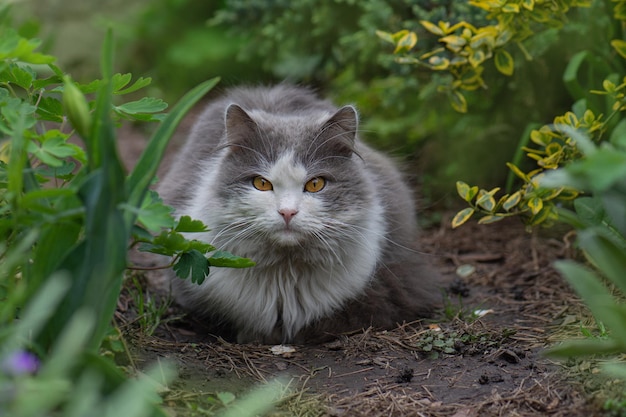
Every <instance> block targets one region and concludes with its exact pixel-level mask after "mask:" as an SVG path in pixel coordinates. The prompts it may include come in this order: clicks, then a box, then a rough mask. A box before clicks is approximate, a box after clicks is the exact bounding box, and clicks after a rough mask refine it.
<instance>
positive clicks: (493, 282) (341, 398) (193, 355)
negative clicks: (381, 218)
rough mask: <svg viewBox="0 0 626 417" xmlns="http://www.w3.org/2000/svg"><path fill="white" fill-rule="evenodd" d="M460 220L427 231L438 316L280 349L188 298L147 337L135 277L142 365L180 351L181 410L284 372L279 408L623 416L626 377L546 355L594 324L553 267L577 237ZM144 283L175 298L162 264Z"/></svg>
mask: <svg viewBox="0 0 626 417" xmlns="http://www.w3.org/2000/svg"><path fill="white" fill-rule="evenodd" d="M131 133H132V132H131ZM182 134H183V135H184V130H183V133H182ZM140 136H141V135H140V134H139V135H138V136H133V135H132V134H130V133H129V135H127V138H126V140H125V142H124V143H125V145H123V146H124V147H125V148H124V149H125V151H124V152H122V153H123V156H124V158H125V159H126V162H127V163H128V164H129V165H131V164H132V161H133V160H134V158H136V155H138V153H139V152H140V150H141V149H142V146H143V143H144V142H145V141H144V140H143V139H141V137H140ZM133 137H134V138H135V139H133ZM449 220H450V215H448V216H444V220H443V221H442V222H441V225H440V226H437V227H431V228H429V229H427V230H424V231H423V233H422V244H423V248H422V249H423V250H424V251H425V252H426V253H428V254H429V257H430V258H431V259H432V262H433V264H434V265H435V266H436V267H437V269H438V270H439V271H440V272H441V274H442V276H443V281H442V288H443V291H442V300H443V301H444V304H445V305H446V307H445V308H444V309H443V310H442V311H441V312H439V313H438V314H437V315H436V316H435V318H434V319H431V320H427V321H421V322H415V323H401V324H399V325H398V327H397V328H396V329H392V330H387V331H378V330H375V329H364V330H363V331H359V332H356V333H354V334H350V335H345V336H343V337H341V338H340V339H338V340H337V341H335V342H332V343H328V344H325V345H319V346H289V348H291V349H289V350H288V351H285V349H284V347H280V349H283V350H282V351H279V347H272V346H264V345H237V344H232V343H228V342H226V341H224V340H222V339H219V338H215V337H213V336H211V335H207V334H206V333H205V332H203V328H202V326H201V324H200V323H195V322H194V320H193V319H192V318H191V317H188V316H185V315H184V313H183V312H182V311H181V310H180V309H179V308H178V307H177V306H176V305H171V306H170V307H169V308H168V309H167V311H166V312H165V314H164V315H163V317H161V322H162V324H161V325H160V326H159V327H158V328H157V329H156V331H155V332H154V334H152V335H150V336H149V335H147V334H146V332H145V331H142V329H141V328H140V324H139V323H140V320H139V319H138V317H137V311H138V309H137V305H136V297H135V296H133V289H132V288H130V289H128V288H127V289H126V290H125V291H124V293H123V294H122V297H121V300H120V304H119V309H118V312H117V314H116V321H117V323H118V325H119V327H120V329H121V330H122V331H123V333H124V335H125V338H126V340H127V341H129V342H130V345H131V346H132V350H133V351H134V352H135V353H136V358H135V363H136V365H137V366H139V367H140V368H141V367H143V366H144V365H145V364H148V363H149V362H153V361H154V360H155V359H156V358H168V359H170V360H172V361H174V363H176V365H177V367H178V375H179V377H178V379H177V380H176V381H175V382H174V383H172V384H170V385H169V386H168V387H167V389H166V390H165V391H164V393H163V397H164V404H165V406H166V408H167V410H168V412H170V413H171V415H173V416H196V415H198V416H202V415H212V413H213V412H214V410H216V409H219V408H220V407H221V406H222V405H221V404H222V403H226V402H229V401H230V399H232V396H231V394H234V395H235V397H239V396H242V395H244V394H245V393H246V392H248V391H249V390H250V389H251V388H252V387H253V386H255V385H256V384H258V383H260V382H265V381H271V380H274V379H276V378H279V379H280V381H282V384H283V386H284V387H285V389H284V390H283V392H282V400H281V401H280V402H279V404H278V405H277V406H276V407H275V409H274V411H273V412H272V413H273V414H272V415H276V416H283V415H285V416H287V415H295V416H328V417H338V416H368V417H369V416H372V417H373V416H452V417H478V416H600V415H619V414H608V412H605V411H602V409H601V407H602V405H603V403H604V401H605V400H606V398H607V396H610V395H611V393H615V392H620V390H621V391H622V392H623V389H624V387H623V385H621V384H620V383H619V382H618V381H613V380H610V379H608V378H604V377H603V376H601V374H599V371H598V368H597V363H596V362H594V361H588V360H580V359H578V360H572V359H570V360H568V361H556V360H554V359H550V358H548V357H546V356H545V355H544V350H545V348H546V347H548V346H550V345H551V344H554V343H557V342H558V341H560V340H562V339H563V338H568V337H576V336H578V337H580V328H581V326H585V327H588V328H589V329H592V330H593V329H595V325H594V323H593V321H592V320H591V319H590V317H589V314H588V312H587V311H586V310H585V308H584V306H583V305H581V303H580V302H579V301H578V299H577V298H576V297H575V296H574V295H573V294H572V292H571V290H570V289H569V287H568V286H567V284H566V283H565V282H564V281H563V280H562V278H561V277H560V276H559V275H558V274H557V273H556V271H555V270H553V269H552V267H551V263H552V262H553V261H554V260H556V259H559V258H564V257H572V256H575V251H574V249H573V248H572V246H571V245H572V242H573V236H571V234H567V233H565V231H563V232H562V233H555V234H554V235H553V236H550V235H546V234H545V233H540V232H534V233H528V232H526V231H525V230H524V227H523V226H522V225H521V223H520V222H519V221H518V220H515V219H512V220H507V221H503V222H499V223H495V224H492V225H485V226H480V225H476V224H468V225H464V226H462V227H460V228H459V229H456V230H452V229H451V228H450V227H449ZM133 260H134V261H135V262H136V263H137V264H141V263H142V262H147V261H145V260H144V259H143V258H142V257H141V256H134V257H133ZM145 266H147V265H145ZM140 278H141V280H143V278H144V275H142V274H140ZM142 282H146V283H147V284H148V285H147V286H146V288H147V291H148V292H149V293H150V294H151V296H152V297H157V299H158V298H159V297H161V299H162V297H164V292H163V291H162V288H163V286H162V285H159V282H160V278H159V274H158V273H152V274H147V277H146V279H145V280H144V281H142ZM144 290H145V288H144ZM224 393H227V395H226V396H225V394H224Z"/></svg>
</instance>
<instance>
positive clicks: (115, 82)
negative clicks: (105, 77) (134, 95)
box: [111, 74, 132, 94]
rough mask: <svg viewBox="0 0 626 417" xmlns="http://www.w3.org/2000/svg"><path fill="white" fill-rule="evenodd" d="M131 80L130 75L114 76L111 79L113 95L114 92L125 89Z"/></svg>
mask: <svg viewBox="0 0 626 417" xmlns="http://www.w3.org/2000/svg"><path fill="white" fill-rule="evenodd" d="M131 78H132V74H115V75H113V78H111V90H113V94H115V92H116V91H119V90H120V89H122V88H124V87H126V85H127V84H128V83H129V82H130V80H131Z"/></svg>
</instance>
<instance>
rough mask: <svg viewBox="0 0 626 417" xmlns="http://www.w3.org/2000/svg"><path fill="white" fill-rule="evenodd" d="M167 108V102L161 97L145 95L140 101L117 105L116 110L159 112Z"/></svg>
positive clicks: (139, 112) (127, 112) (142, 112)
mask: <svg viewBox="0 0 626 417" xmlns="http://www.w3.org/2000/svg"><path fill="white" fill-rule="evenodd" d="M165 109H167V103H166V102H164V101H163V100H161V99H160V98H153V97H143V98H142V99H140V100H138V101H131V102H128V103H125V104H122V105H120V106H115V110H116V111H118V112H121V113H126V114H146V113H158V112H161V111H163V110H165Z"/></svg>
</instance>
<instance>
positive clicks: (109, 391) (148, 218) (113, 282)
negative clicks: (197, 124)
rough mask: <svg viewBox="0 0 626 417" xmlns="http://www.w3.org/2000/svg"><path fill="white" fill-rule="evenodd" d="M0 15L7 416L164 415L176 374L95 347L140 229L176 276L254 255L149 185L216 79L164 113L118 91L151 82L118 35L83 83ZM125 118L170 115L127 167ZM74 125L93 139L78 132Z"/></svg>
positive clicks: (1, 395)
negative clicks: (133, 65) (202, 234)
mask: <svg viewBox="0 0 626 417" xmlns="http://www.w3.org/2000/svg"><path fill="white" fill-rule="evenodd" d="M0 18H1V20H0V140H1V141H2V142H1V143H0V144H1V150H2V152H1V154H0V237H1V240H0V329H1V330H0V414H2V415H11V416H15V417H22V416H24V417H26V416H47V415H51V414H52V413H53V412H54V413H55V415H56V414H60V415H67V416H83V415H90V416H111V415H124V416H138V417H139V416H147V415H163V412H162V411H160V410H159V409H158V408H156V407H155V404H157V403H158V401H159V398H158V396H156V395H155V394H154V386H155V380H156V381H161V382H162V383H164V382H167V379H168V378H170V377H171V371H170V370H168V369H159V370H158V375H163V376H164V378H165V379H163V378H156V372H152V371H148V372H147V375H148V377H147V378H140V379H138V380H127V379H126V377H125V375H124V374H122V373H121V372H120V371H119V370H118V369H117V368H116V367H115V366H114V364H113V363H111V362H109V361H108V360H107V359H105V358H103V357H102V356H99V354H98V353H99V349H100V346H101V343H102V341H103V339H104V337H105V335H106V334H107V333H108V332H109V331H110V329H111V319H112V316H113V313H114V310H115V308H116V305H117V299H118V296H119V291H120V287H121V285H122V279H123V276H124V270H125V268H126V266H127V248H128V244H129V242H131V241H132V240H135V241H139V242H143V243H144V244H146V245H149V247H147V248H146V249H148V250H152V251H156V252H158V253H166V254H168V255H173V256H174V261H173V264H175V267H176V269H177V272H178V274H179V275H180V276H182V277H187V276H191V278H192V279H193V280H195V281H201V280H202V279H204V276H205V275H206V274H207V273H208V270H209V266H210V265H214V266H215V265H219V266H246V265H249V264H250V262H249V261H247V260H243V259H240V258H236V257H234V256H232V255H230V254H226V253H217V252H213V253H212V255H213V256H212V257H211V258H207V257H206V256H205V254H206V253H208V252H212V251H214V248H212V247H211V246H210V245H207V244H204V243H200V242H196V241H193V240H187V239H185V238H183V237H182V235H181V234H180V233H182V232H190V231H195V230H203V228H204V226H203V225H202V224H201V223H200V222H196V221H193V220H191V219H189V218H186V217H183V218H181V219H174V218H172V216H171V209H169V208H168V207H166V206H163V204H162V203H161V202H160V200H159V199H158V196H157V195H156V194H155V193H154V192H151V191H150V190H149V186H150V185H151V183H152V181H153V178H154V175H155V173H156V169H157V166H158V164H159V161H160V160H161V157H162V155H163V152H164V150H165V146H166V145H167V141H168V140H169V138H170V136H171V135H172V133H173V132H174V129H175V128H176V125H177V124H178V122H179V121H180V120H181V118H182V117H183V115H184V114H185V112H186V111H187V110H188V109H189V108H190V107H191V106H192V105H193V104H194V103H195V102H196V101H197V100H198V99H200V98H201V97H202V96H203V95H204V94H205V93H206V92H208V91H209V90H210V89H211V88H212V87H213V86H214V85H215V84H216V83H217V81H218V80H217V79H213V80H210V81H207V82H204V83H202V84H200V85H199V86H198V87H196V88H194V89H193V90H192V91H191V92H189V94H188V95H186V96H185V97H184V98H183V99H182V100H181V101H180V102H179V104H178V105H177V106H175V107H174V108H173V109H172V111H171V112H170V113H169V114H167V115H166V114H164V113H161V112H162V111H163V110H164V109H165V108H166V107H167V105H166V104H165V103H164V102H163V101H161V100H160V99H154V98H149V97H144V98H142V99H139V100H136V101H131V102H126V103H121V104H120V103H117V102H114V98H115V99H116V101H117V100H118V99H117V98H118V97H119V96H123V95H125V94H129V93H133V92H135V91H137V90H140V89H141V88H143V87H145V86H147V85H148V84H149V83H150V79H146V78H138V79H136V80H135V81H134V82H131V80H132V75H131V74H113V71H112V67H113V64H112V58H113V39H112V35H111V33H110V32H109V33H108V35H107V37H106V39H105V43H104V46H103V53H102V61H101V67H102V79H100V80H95V81H93V82H91V83H88V84H76V83H74V82H73V81H72V80H71V79H70V77H69V76H68V75H67V74H64V73H63V71H62V70H61V69H60V68H58V67H56V66H55V65H54V58H53V57H52V56H48V55H44V54H42V53H39V52H37V50H36V49H37V47H38V45H39V41H37V40H34V39H30V38H25V37H22V36H21V35H20V34H19V32H18V31H16V30H15V29H13V28H12V27H11V25H10V20H9V17H8V9H6V6H3V7H2V9H1V10H0ZM87 97H93V98H92V99H88V98H87ZM122 119H130V120H134V121H157V122H160V124H159V127H158V129H157V130H156V131H155V133H154V135H153V137H152V139H151V140H150V142H149V144H148V146H147V148H146V150H145V151H144V153H143V154H142V156H141V158H140V160H139V162H138V163H137V165H136V166H135V168H134V169H133V170H132V172H130V174H128V175H126V173H125V172H124V170H123V168H122V165H121V163H120V161H119V158H118V150H117V147H116V135H115V128H116V125H117V123H119V122H120V121H121V120H122ZM68 122H69V123H68ZM73 135H77V136H79V137H80V138H81V140H82V142H83V145H84V146H82V147H79V146H77V145H74V144H73V143H71V142H69V139H70V137H72V136H73ZM161 230H162V231H163V232H162V233H160V234H158V233H159V232H160V231H161ZM149 231H151V232H156V233H157V236H156V237H152V235H151V234H150V233H148V232H149ZM150 375H152V377H150ZM168 375H169V376H168ZM150 378H152V379H153V380H150Z"/></svg>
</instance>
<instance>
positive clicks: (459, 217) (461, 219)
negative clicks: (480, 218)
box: [452, 207, 476, 229]
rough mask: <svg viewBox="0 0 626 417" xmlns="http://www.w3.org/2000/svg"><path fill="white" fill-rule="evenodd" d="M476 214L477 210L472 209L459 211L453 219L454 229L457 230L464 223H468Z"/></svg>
mask: <svg viewBox="0 0 626 417" xmlns="http://www.w3.org/2000/svg"><path fill="white" fill-rule="evenodd" d="M475 212H476V210H475V209H473V208H471V207H468V208H465V209H463V210H461V211H459V212H458V213H457V214H456V215H455V216H454V218H453V219H452V228H453V229H456V228H457V227H459V226H460V225H462V224H463V223H465V222H467V221H468V220H469V219H470V217H472V215H473V214H474V213H475Z"/></svg>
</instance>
